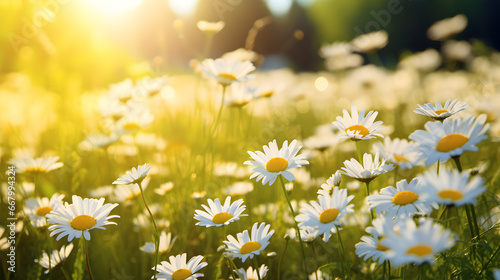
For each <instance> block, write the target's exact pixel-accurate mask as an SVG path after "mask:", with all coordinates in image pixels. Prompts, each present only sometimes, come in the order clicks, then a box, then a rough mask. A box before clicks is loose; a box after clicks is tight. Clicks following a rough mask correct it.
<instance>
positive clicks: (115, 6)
mask: <svg viewBox="0 0 500 280" xmlns="http://www.w3.org/2000/svg"><path fill="white" fill-rule="evenodd" d="M87 2H88V3H89V5H90V6H91V7H92V8H94V9H96V10H99V11H101V12H103V13H106V14H111V15H116V14H120V13H123V12H127V11H130V10H132V9H133V8H136V7H138V6H139V5H140V4H141V3H142V0H87Z"/></svg>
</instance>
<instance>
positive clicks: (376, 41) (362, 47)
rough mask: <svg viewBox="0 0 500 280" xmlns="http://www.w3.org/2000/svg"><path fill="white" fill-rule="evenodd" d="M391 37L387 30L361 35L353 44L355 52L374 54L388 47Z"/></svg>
mask: <svg viewBox="0 0 500 280" xmlns="http://www.w3.org/2000/svg"><path fill="white" fill-rule="evenodd" d="M388 41H389V35H388V34H387V31H385V30H379V31H374V32H370V33H367V34H363V35H359V36H358V37H356V38H354V39H353V40H352V42H351V45H352V48H353V49H354V51H357V52H362V53H372V52H375V51H377V50H380V49H382V48H384V47H385V46H387V43H388Z"/></svg>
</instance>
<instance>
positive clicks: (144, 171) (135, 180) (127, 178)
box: [113, 163, 151, 185]
mask: <svg viewBox="0 0 500 280" xmlns="http://www.w3.org/2000/svg"><path fill="white" fill-rule="evenodd" d="M149 170H151V165H149V164H147V163H145V164H143V165H139V166H137V169H135V167H132V172H130V171H127V173H126V174H125V175H123V176H121V177H120V178H118V179H116V180H115V181H114V182H113V184H123V185H128V184H140V183H141V182H142V181H143V180H144V178H146V176H147V175H148V172H149Z"/></svg>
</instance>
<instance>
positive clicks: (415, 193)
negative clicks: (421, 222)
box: [368, 178, 439, 218]
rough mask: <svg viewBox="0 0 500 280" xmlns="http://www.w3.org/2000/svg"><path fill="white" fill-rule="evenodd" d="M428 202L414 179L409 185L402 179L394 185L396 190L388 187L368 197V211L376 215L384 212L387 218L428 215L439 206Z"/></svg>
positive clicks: (427, 198)
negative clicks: (374, 212) (372, 211)
mask: <svg viewBox="0 0 500 280" xmlns="http://www.w3.org/2000/svg"><path fill="white" fill-rule="evenodd" d="M429 200H430V197H429V195H428V193H427V190H426V188H424V187H423V186H422V185H419V180H418V179H416V178H415V179H413V180H411V181H410V183H408V182H407V181H406V180H404V179H403V180H401V181H399V182H397V183H396V188H394V187H392V186H389V187H386V188H383V189H382V190H380V194H379V195H370V196H368V204H369V205H370V210H373V209H375V211H376V213H377V214H380V213H381V212H386V215H387V217H389V218H393V217H411V216H413V214H417V213H419V214H423V215H426V214H430V213H432V208H434V209H438V208H439V206H438V205H437V203H435V202H430V201H429Z"/></svg>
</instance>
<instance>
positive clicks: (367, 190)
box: [365, 181, 375, 222]
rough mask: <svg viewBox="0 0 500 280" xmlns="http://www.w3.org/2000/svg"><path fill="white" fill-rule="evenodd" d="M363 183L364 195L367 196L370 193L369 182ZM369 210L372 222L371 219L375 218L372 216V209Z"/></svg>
mask: <svg viewBox="0 0 500 280" xmlns="http://www.w3.org/2000/svg"><path fill="white" fill-rule="evenodd" d="M365 184H366V197H368V196H369V195H370V182H369V181H367V182H365ZM369 211H370V217H371V218H372V222H373V220H374V219H375V218H374V217H373V211H372V210H369Z"/></svg>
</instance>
